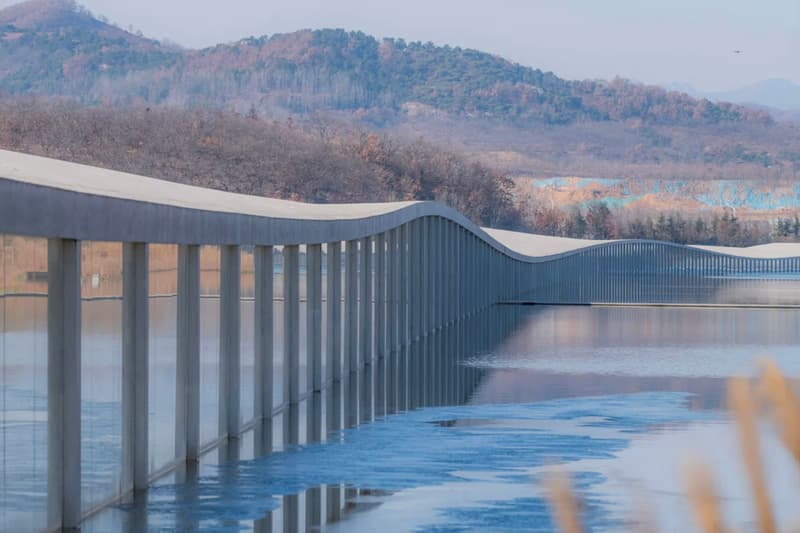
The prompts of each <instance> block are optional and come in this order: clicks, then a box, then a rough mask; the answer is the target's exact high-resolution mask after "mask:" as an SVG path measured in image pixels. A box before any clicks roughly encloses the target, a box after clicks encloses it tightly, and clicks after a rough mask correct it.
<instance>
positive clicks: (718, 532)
mask: <svg viewBox="0 0 800 533" xmlns="http://www.w3.org/2000/svg"><path fill="white" fill-rule="evenodd" d="M686 490H687V494H688V496H689V503H690V504H691V506H692V509H694V514H695V518H696V519H697V524H698V525H699V526H700V530H701V531H702V532H703V533H724V532H725V531H727V529H726V528H725V526H724V524H723V521H722V513H721V512H720V508H719V500H718V498H717V491H716V489H715V487H714V480H713V478H712V476H711V472H710V471H709V469H708V467H706V466H705V465H704V464H702V463H693V464H691V465H690V466H689V468H688V471H687V484H686Z"/></svg>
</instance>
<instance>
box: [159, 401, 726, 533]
mask: <svg viewBox="0 0 800 533" xmlns="http://www.w3.org/2000/svg"><path fill="white" fill-rule="evenodd" d="M687 400H688V395H687V394H683V393H641V394H626V395H615V396H605V397H594V398H574V399H561V400H553V401H547V402H540V403H536V404H524V405H520V404H501V405H474V406H459V407H439V408H428V409H422V410H419V411H412V412H409V413H404V414H400V415H396V416H391V417H388V418H386V419H384V420H381V421H378V422H375V423H372V424H368V425H364V426H361V427H359V428H355V429H351V430H345V431H342V432H341V433H339V434H337V435H334V436H333V438H331V440H329V441H328V442H325V443H320V444H314V445H309V446H301V447H295V448H293V449H290V450H287V451H284V452H279V453H274V454H272V455H268V456H266V457H262V458H259V459H255V460H249V461H241V462H238V463H234V464H229V465H224V466H220V467H213V468H209V469H206V471H205V473H204V474H203V475H201V476H200V477H199V479H198V480H197V482H196V483H193V484H191V485H164V486H158V487H155V488H153V489H152V490H151V492H150V503H149V504H148V509H147V514H148V523H149V525H150V526H152V527H156V528H157V527H159V526H162V525H163V526H167V527H170V526H174V524H175V516H176V514H177V515H185V516H191V517H192V522H193V523H194V524H196V527H197V528H198V529H206V528H212V529H213V528H225V529H227V530H231V528H232V527H233V530H236V527H237V526H232V525H231V521H240V520H254V519H258V518H261V517H263V516H264V515H265V513H267V512H269V511H270V510H272V509H274V508H276V507H277V506H278V505H279V502H278V500H277V498H276V497H277V496H280V495H288V494H296V493H299V492H302V491H304V490H306V489H308V488H312V487H316V486H320V485H337V484H346V485H350V486H356V487H363V488H370V489H377V490H382V491H392V492H396V493H397V494H396V495H395V496H391V497H389V498H388V500H387V501H391V502H392V505H388V503H387V504H385V505H383V506H381V507H379V508H378V509H376V510H373V511H369V512H365V513H363V514H364V516H363V517H354V518H353V519H351V520H349V521H348V522H345V523H342V524H340V526H341V527H342V528H345V529H349V528H351V527H354V528H356V529H358V528H359V527H362V526H363V530H368V529H369V527H370V526H369V525H368V524H367V523H368V522H370V520H371V518H370V516H379V515H381V513H382V512H383V510H384V509H383V508H384V507H385V508H386V511H387V512H389V513H391V512H392V509H394V510H395V511H396V512H397V513H399V515H400V516H401V518H403V520H401V521H395V522H392V521H391V520H389V521H388V522H387V521H386V520H385V517H383V518H382V519H381V521H382V522H383V524H384V527H383V530H384V531H386V529H385V524H386V523H390V524H391V523H394V524H396V525H397V524H403V526H402V527H400V528H398V529H397V530H406V531H407V530H409V529H422V530H441V531H445V530H447V531H460V530H461V529H459V527H462V526H463V527H473V528H474V527H476V525H477V529H484V528H482V527H480V524H484V523H493V524H495V525H497V528H494V529H498V528H499V529H501V530H502V529H513V528H514V526H515V524H518V523H521V522H520V521H525V522H530V521H532V520H533V521H536V520H538V519H537V518H536V517H537V516H542V517H543V516H545V515H546V513H544V514H542V513H541V512H539V511H537V508H539V507H541V506H542V505H544V503H543V501H542V500H541V495H539V494H537V491H536V489H535V485H536V482H535V480H533V478H532V476H533V475H534V474H533V472H534V469H536V468H537V467H539V468H541V467H543V466H546V465H548V464H553V463H572V462H576V461H582V460H601V459H612V458H614V457H615V454H617V453H619V452H620V451H621V450H623V449H625V448H626V447H627V446H628V445H629V443H630V441H631V439H632V438H633V436H634V435H635V434H637V433H643V432H646V431H648V430H650V429H653V428H656V427H660V426H663V425H664V424H674V423H689V422H691V421H696V420H699V419H705V418H708V417H713V416H714V415H712V414H709V413H700V412H693V411H690V410H688V409H687V408H686V404H687ZM442 421H447V423H446V424H441V422H442ZM460 421H463V424H462V423H460ZM476 421H481V422H482V421H492V423H476ZM481 473H483V474H481ZM578 479H579V480H580V481H581V483H584V484H586V485H587V486H588V485H590V484H594V483H599V482H601V481H602V479H603V476H600V475H592V474H591V473H590V472H582V473H579V476H578ZM454 490H455V491H456V492H453V491H454ZM421 493H423V494H433V495H436V497H426V498H419V494H421ZM446 494H449V495H450V496H449V497H450V499H449V500H448V497H444V496H445V495H446ZM453 494H455V495H456V496H457V497H456V498H455V499H452V496H453ZM409 498H410V500H409ZM420 500H422V501H423V502H424V504H423V505H419V502H420ZM533 500H535V502H534V501H533ZM405 501H408V502H411V501H416V502H417V503H416V504H411V506H410V507H409V506H408V505H405V504H404V503H403V502H405ZM590 503H591V505H590V506H589V515H590V516H589V518H590V520H589V522H590V523H592V524H594V525H597V526H600V525H602V524H605V523H606V522H607V521H608V518H607V516H606V512H605V511H604V508H605V504H606V503H609V502H603V501H601V500H597V501H594V502H590ZM425 506H427V509H425ZM412 515H413V520H412V522H409V520H411V517H412ZM478 517H480V519H478ZM542 520H544V518H542ZM548 520H549V519H548ZM364 521H366V522H367V523H361V522H364ZM458 524H461V526H459V525H458ZM469 524H475V525H473V526H469ZM504 524H505V525H504ZM542 524H543V525H542V527H546V523H545V522H542ZM328 527H330V526H328ZM442 528H445V529H442ZM447 528H451V529H447ZM390 529H391V528H390Z"/></svg>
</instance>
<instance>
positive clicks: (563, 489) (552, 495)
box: [546, 472, 583, 533]
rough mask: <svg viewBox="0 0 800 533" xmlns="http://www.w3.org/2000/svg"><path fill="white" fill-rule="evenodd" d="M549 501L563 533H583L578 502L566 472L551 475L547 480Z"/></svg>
mask: <svg viewBox="0 0 800 533" xmlns="http://www.w3.org/2000/svg"><path fill="white" fill-rule="evenodd" d="M546 488H547V495H548V499H549V500H550V508H551V510H552V512H553V515H554V516H553V517H554V518H555V521H556V523H557V524H558V528H559V530H560V531H561V532H562V533H581V532H582V531H583V527H582V526H581V519H580V513H579V510H578V500H577V498H576V497H575V493H574V492H573V490H572V483H571V482H570V480H569V476H568V475H567V474H566V473H564V472H555V473H553V474H550V475H549V476H548V477H547V480H546Z"/></svg>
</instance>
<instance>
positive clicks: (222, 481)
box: [85, 306, 800, 533]
mask: <svg viewBox="0 0 800 533" xmlns="http://www.w3.org/2000/svg"><path fill="white" fill-rule="evenodd" d="M481 323H482V324H483V325H482V326H476V327H481V328H483V329H482V330H481V331H480V332H479V335H484V336H485V337H486V338H490V339H492V340H491V342H489V343H486V344H485V345H484V346H482V347H481V348H480V349H479V350H473V351H469V353H464V354H463V355H464V359H465V361H464V362H463V363H462V364H461V365H459V368H458V369H454V370H453V372H454V373H458V372H472V373H473V375H474V372H476V371H477V372H478V374H477V375H478V379H477V380H476V382H475V383H476V385H475V386H474V387H472V388H471V392H470V394H469V398H468V401H466V402H465V403H462V404H460V405H438V406H433V407H427V408H423V409H418V410H415V411H410V412H407V413H401V414H397V415H392V416H388V417H385V418H382V419H380V420H377V421H375V422H374V423H371V424H366V425H362V426H359V427H357V428H355V429H350V430H344V431H340V432H335V433H332V434H330V435H329V436H328V440H327V441H326V442H324V443H319V444H311V445H301V446H295V447H289V448H287V449H281V448H280V446H277V448H276V450H277V451H276V452H275V453H272V454H270V455H268V456H265V457H258V455H259V454H258V453H256V452H255V450H254V446H253V444H252V443H253V440H252V439H250V438H249V437H247V436H246V437H245V438H243V439H242V441H241V444H240V445H239V446H238V447H228V448H226V449H219V450H216V451H214V452H211V453H208V454H206V455H205V456H204V457H203V461H202V463H201V465H200V467H199V469H197V470H196V471H192V472H179V473H175V474H173V475H170V476H167V477H165V478H162V479H161V480H160V481H159V482H158V483H157V484H156V486H155V487H154V488H153V489H152V490H151V491H150V492H149V494H148V496H147V500H146V501H137V502H133V503H130V504H126V505H121V506H116V507H114V508H112V509H109V510H106V511H103V512H101V513H100V514H99V515H97V516H96V517H95V518H94V519H92V520H90V521H89V523H88V524H87V526H86V528H85V530H86V531H105V530H108V529H122V528H127V529H129V530H131V531H134V530H140V529H142V528H145V527H147V528H149V529H151V530H156V531H159V530H179V531H191V530H215V531H217V530H219V531H293V530H298V529H299V530H303V529H313V528H314V527H316V526H315V524H316V523H318V522H324V523H323V524H322V525H321V526H320V527H321V528H322V529H324V530H325V531H365V532H366V531H378V530H380V531H382V532H384V533H387V532H391V531H436V532H445V531H471V530H475V531H518V530H528V531H551V530H552V523H551V521H550V518H549V513H548V511H547V507H546V504H545V500H544V499H543V495H542V491H541V483H542V479H543V477H544V476H545V475H546V474H547V473H548V472H549V471H550V470H551V469H552V468H553V465H558V468H560V469H562V470H566V471H568V472H570V473H571V476H572V479H573V482H574V483H575V485H576V486H577V488H578V491H579V492H580V494H581V497H582V498H583V501H584V509H585V515H584V519H585V521H586V522H587V524H588V525H589V526H590V527H591V529H592V530H596V531H617V530H619V529H625V525H626V524H628V523H629V522H631V521H637V520H639V519H640V518H641V517H642V516H650V517H653V519H654V521H655V522H657V523H658V524H659V526H660V530H661V531H683V530H687V529H689V528H691V527H692V524H693V522H692V517H691V514H690V512H689V510H688V507H687V505H686V502H685V500H684V496H683V493H684V486H685V482H684V480H685V469H686V465H687V463H688V462H689V461H691V460H700V461H703V462H705V463H706V464H708V465H709V466H710V467H711V469H712V470H713V472H714V474H715V476H716V480H717V489H718V491H719V492H720V494H721V496H722V499H723V508H724V511H725V514H726V516H727V517H728V520H729V524H730V525H735V526H737V527H740V528H741V529H743V530H747V529H748V526H749V525H750V524H752V521H753V520H754V514H753V511H752V509H751V507H750V503H749V501H750V500H749V489H748V487H747V484H746V483H745V475H744V472H743V470H742V466H741V461H740V460H739V450H738V445H737V439H736V436H735V428H734V426H733V425H732V424H731V423H730V421H729V420H728V418H727V416H726V414H725V411H724V409H723V404H724V396H725V384H726V380H727V378H728V377H730V376H734V375H753V374H754V373H755V372H756V370H757V362H758V360H759V358H763V357H770V358H772V359H774V360H775V361H777V363H778V365H779V366H780V367H781V368H782V369H783V370H784V372H786V373H787V374H789V375H790V376H793V377H797V376H798V375H800V354H798V350H797V347H798V346H800V342H799V341H800V310H798V309H753V308H751V309H747V308H680V307H665V308H655V307H601V306H598V307H587V306H496V307H494V308H492V309H491V310H490V311H487V312H486V313H485V314H484V315H483V316H482V317H481ZM301 410H302V406H301ZM280 427H281V421H280V420H277V421H276V423H275V428H276V429H275V439H276V442H279V441H280ZM762 433H763V437H764V440H763V442H762V445H763V456H764V460H765V462H766V465H767V474H768V483H769V485H770V488H771V495H772V497H773V501H774V502H775V504H776V509H777V511H778V518H779V522H780V523H782V524H792V523H795V524H796V523H798V522H800V510H798V509H797V506H796V505H793V503H794V501H795V499H796V495H797V490H798V483H797V482H798V477H797V476H798V470H797V467H796V466H794V465H793V464H792V461H791V459H790V457H789V455H788V454H787V453H786V452H785V451H784V450H783V448H782V447H781V445H780V444H779V443H778V442H777V439H776V438H775V437H774V434H773V432H772V430H771V428H770V427H767V426H764V427H763V428H762ZM233 448H236V449H233ZM317 517H322V518H317Z"/></svg>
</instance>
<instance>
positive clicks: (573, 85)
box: [0, 0, 800, 181]
mask: <svg viewBox="0 0 800 533" xmlns="http://www.w3.org/2000/svg"><path fill="white" fill-rule="evenodd" d="M0 95H2V96H4V99H6V100H13V99H18V98H29V97H36V98H55V99H57V100H70V101H74V102H77V103H79V104H81V105H85V106H90V107H91V106H103V107H111V106H116V107H127V108H142V109H144V108H152V107H159V108H170V109H183V110H197V109H201V110H224V111H233V112H237V113H240V114H242V115H248V116H251V117H254V118H259V117H260V118H267V117H268V118H270V119H272V120H280V121H291V123H292V124H294V125H296V126H298V127H301V128H305V129H310V130H312V131H315V132H316V134H317V135H320V136H322V137H324V136H325V135H326V133H325V132H326V131H329V130H331V129H332V128H333V129H341V128H344V129H347V128H349V129H351V130H352V129H355V130H364V129H369V130H378V131H380V132H382V133H385V134H391V135H398V136H400V137H405V138H418V137H420V136H422V137H425V138H426V139H428V140H430V141H433V142H434V143H437V144H439V145H444V146H445V147H446V148H448V149H450V148H452V149H454V150H456V151H464V152H467V153H469V154H470V156H471V157H473V158H474V159H477V160H480V161H482V162H484V163H488V164H490V165H492V166H493V167H494V168H496V169H499V170H500V171H502V172H504V173H507V174H509V175H512V176H545V177H547V176H591V177H605V178H619V177H637V178H653V179H682V180H696V179H720V178H725V179H755V180H772V181H775V180H796V179H799V178H800V128H798V127H797V126H795V125H793V124H790V123H788V122H787V123H784V122H782V121H776V120H775V119H774V118H773V115H772V114H771V112H770V111H768V110H764V109H758V108H753V107H748V106H743V105H738V104H732V103H726V102H714V101H711V100H709V99H707V98H695V97H693V96H690V95H689V94H687V93H686V92H685V91H669V90H665V89H663V88H660V87H656V86H649V85H644V84H640V83H635V82H632V81H629V80H624V79H619V78H617V79H614V80H610V81H604V80H566V79H563V78H560V77H558V76H556V75H555V74H553V73H552V72H544V71H542V70H540V69H536V68H532V67H527V66H524V65H520V64H517V63H513V62H511V61H508V60H506V59H504V58H502V57H498V56H496V55H492V54H487V53H484V52H480V51H477V50H471V49H465V48H459V47H450V46H435V45H433V44H432V43H422V42H406V41H404V40H403V39H377V38H375V37H372V36H369V35H366V34H364V33H362V32H357V31H345V30H341V29H322V30H301V31H297V32H293V33H287V34H278V35H272V36H263V37H258V38H256V37H251V38H247V39H242V40H240V41H237V42H232V43H226V44H219V45H217V46H212V47H209V48H204V49H201V50H191V49H182V48H178V47H176V46H172V45H167V44H165V43H162V42H158V41H156V40H152V39H148V38H146V37H144V36H142V35H138V34H133V33H131V32H127V31H124V30H122V29H120V28H118V27H116V26H113V25H111V24H108V23H106V22H104V20H103V19H102V18H98V17H95V16H93V15H92V14H91V13H89V12H88V11H86V10H85V9H82V8H80V7H79V6H77V5H76V4H75V3H74V2H71V1H69V0H31V1H28V2H25V3H22V4H18V5H15V6H11V7H9V8H6V9H3V10H0ZM54 109H55V108H54ZM2 134H3V125H2V124H0V136H2ZM30 141H31V142H33V140H30Z"/></svg>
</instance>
